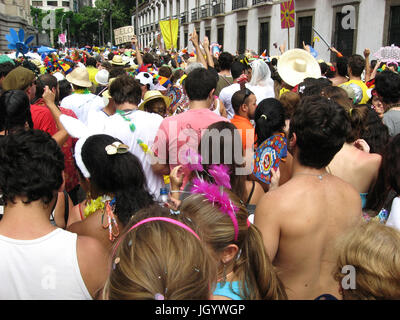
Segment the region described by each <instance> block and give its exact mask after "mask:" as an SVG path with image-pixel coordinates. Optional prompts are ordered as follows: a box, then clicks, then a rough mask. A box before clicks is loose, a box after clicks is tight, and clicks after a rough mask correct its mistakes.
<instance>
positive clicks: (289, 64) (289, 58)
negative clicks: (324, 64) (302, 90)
mask: <svg viewBox="0 0 400 320" xmlns="http://www.w3.org/2000/svg"><path fill="white" fill-rule="evenodd" d="M278 73H279V76H280V77H281V78H282V80H283V81H285V82H286V83H287V84H288V85H290V86H292V87H295V86H297V85H298V84H299V83H301V82H303V81H304V79H306V78H315V79H318V78H320V77H321V68H320V66H319V63H318V61H317V60H316V59H315V58H314V57H313V56H312V55H311V54H310V53H308V52H307V51H305V50H303V49H292V50H289V51H286V52H285V53H284V54H283V55H281V56H280V58H279V60H278Z"/></svg>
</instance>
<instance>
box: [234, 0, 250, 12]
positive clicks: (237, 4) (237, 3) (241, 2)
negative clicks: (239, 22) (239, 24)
mask: <svg viewBox="0 0 400 320" xmlns="http://www.w3.org/2000/svg"><path fill="white" fill-rule="evenodd" d="M246 7H247V0H233V1H232V10H236V9H240V8H246Z"/></svg>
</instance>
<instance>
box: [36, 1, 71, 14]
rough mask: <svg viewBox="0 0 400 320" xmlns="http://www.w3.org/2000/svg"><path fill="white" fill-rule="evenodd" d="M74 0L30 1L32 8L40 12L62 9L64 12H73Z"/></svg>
mask: <svg viewBox="0 0 400 320" xmlns="http://www.w3.org/2000/svg"><path fill="white" fill-rule="evenodd" d="M77 3H78V2H77V1H76V0H31V5H32V7H35V8H39V9H42V10H55V9H64V11H73V10H74V4H75V7H76V6H77Z"/></svg>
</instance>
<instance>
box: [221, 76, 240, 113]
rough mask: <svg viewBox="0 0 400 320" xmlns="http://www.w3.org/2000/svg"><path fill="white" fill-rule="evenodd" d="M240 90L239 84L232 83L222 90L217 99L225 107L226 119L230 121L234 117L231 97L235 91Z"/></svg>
mask: <svg viewBox="0 0 400 320" xmlns="http://www.w3.org/2000/svg"><path fill="white" fill-rule="evenodd" d="M239 90H240V84H238V83H234V84H231V85H230V86H227V87H225V88H223V89H222V90H221V92H220V94H219V98H220V99H221V101H222V103H223V104H224V106H225V109H226V113H227V115H228V119H232V118H233V117H234V116H235V111H234V110H233V107H232V96H233V95H234V93H235V92H236V91H239Z"/></svg>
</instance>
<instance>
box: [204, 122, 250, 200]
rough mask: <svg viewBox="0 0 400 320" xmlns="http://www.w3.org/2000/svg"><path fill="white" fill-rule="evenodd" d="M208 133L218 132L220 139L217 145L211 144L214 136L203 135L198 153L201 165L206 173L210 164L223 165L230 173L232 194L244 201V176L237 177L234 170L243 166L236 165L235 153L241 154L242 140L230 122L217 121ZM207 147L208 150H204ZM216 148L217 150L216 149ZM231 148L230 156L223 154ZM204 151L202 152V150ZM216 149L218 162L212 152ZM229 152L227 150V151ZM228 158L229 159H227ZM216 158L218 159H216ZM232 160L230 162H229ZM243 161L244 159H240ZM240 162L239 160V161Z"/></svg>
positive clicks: (209, 128) (245, 192)
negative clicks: (200, 157)
mask: <svg viewBox="0 0 400 320" xmlns="http://www.w3.org/2000/svg"><path fill="white" fill-rule="evenodd" d="M207 129H208V130H210V131H209V132H210V133H213V132H212V131H213V130H216V131H218V133H219V134H220V137H221V139H220V140H219V145H214V144H213V142H214V141H213V137H215V135H211V134H208V133H205V134H203V136H202V138H201V141H200V144H199V150H198V152H199V153H200V154H201V156H202V160H203V165H204V168H205V170H206V171H208V166H209V165H210V164H225V165H226V166H228V168H229V172H230V182H231V186H232V192H233V193H235V194H236V195H237V196H238V197H239V198H240V199H241V200H243V201H245V200H246V199H245V197H246V195H247V191H246V179H247V176H246V175H237V174H235V173H236V168H241V167H244V165H245V164H244V163H243V164H239V163H236V160H237V159H236V157H235V152H238V150H240V152H242V143H241V141H242V139H241V137H240V134H239V132H238V130H237V128H236V127H235V126H234V125H233V124H232V123H230V122H226V121H219V122H216V123H213V124H212V125H210V126H209V127H208V128H207ZM225 132H226V133H228V135H224V133H225ZM207 146H208V148H206V147H207ZM216 147H218V148H216ZM229 147H230V148H231V149H230V150H231V154H225V151H226V150H227V149H228V148H229ZM203 149H204V150H203ZM215 149H217V150H218V151H219V153H220V154H219V159H218V161H214V160H213V159H215V155H214V152H213V151H214V150H215ZM228 150H229V149H228ZM218 151H217V152H218ZM229 157H230V159H229ZM217 158H218V157H217ZM231 160H232V161H231ZM242 160H244V158H242ZM239 161H240V160H239ZM203 178H204V179H207V176H206V175H205V176H203Z"/></svg>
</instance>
